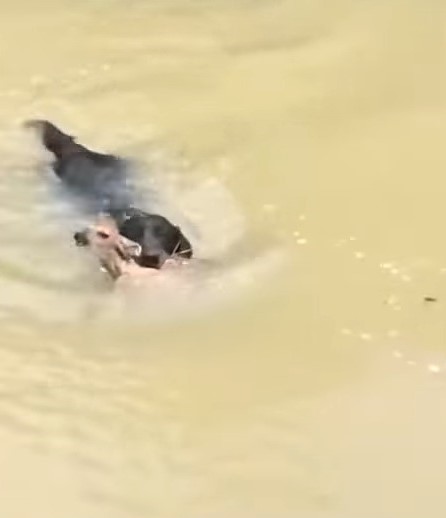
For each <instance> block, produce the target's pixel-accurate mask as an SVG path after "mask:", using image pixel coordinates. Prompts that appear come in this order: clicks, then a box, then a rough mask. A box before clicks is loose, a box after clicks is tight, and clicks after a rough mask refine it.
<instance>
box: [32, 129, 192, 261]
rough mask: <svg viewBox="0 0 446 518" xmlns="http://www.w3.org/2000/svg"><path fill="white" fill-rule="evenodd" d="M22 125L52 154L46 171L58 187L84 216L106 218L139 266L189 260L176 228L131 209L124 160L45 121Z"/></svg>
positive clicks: (132, 194)
mask: <svg viewBox="0 0 446 518" xmlns="http://www.w3.org/2000/svg"><path fill="white" fill-rule="evenodd" d="M25 125H26V127H30V128H34V129H36V130H38V133H39V135H40V137H41V139H42V143H43V145H44V146H45V147H46V149H48V151H50V152H51V153H53V155H54V157H55V161H54V163H53V164H52V168H53V170H54V172H55V174H56V175H57V176H58V177H59V178H60V179H61V180H62V182H63V183H64V184H65V185H67V186H68V187H69V188H70V189H71V190H72V191H73V192H75V193H77V194H79V195H81V197H82V199H83V200H84V201H85V202H86V203H87V204H88V207H89V209H90V210H92V211H93V212H96V213H99V212H106V213H108V214H110V216H112V217H113V219H114V220H115V221H116V223H117V225H118V228H119V232H120V233H121V234H122V235H123V236H124V237H126V238H128V239H131V240H132V241H135V242H136V243H138V244H140V245H141V255H140V256H139V257H138V258H137V261H138V262H139V264H140V265H141V266H146V267H150V268H161V266H162V265H163V263H164V261H165V260H166V259H167V258H168V257H170V256H172V255H174V254H179V255H181V256H182V257H185V258H190V257H192V246H191V244H190V242H189V241H188V240H187V238H186V237H185V236H184V235H183V233H182V232H181V230H180V228H179V227H177V226H174V225H172V223H170V221H169V220H167V219H166V218H164V217H163V216H160V215H158V214H150V213H147V212H144V211H142V210H140V209H136V208H134V206H133V205H134V202H135V198H136V196H135V192H134V188H133V187H132V186H131V184H130V182H129V175H128V164H127V163H126V161H125V160H123V159H122V158H120V157H117V156H114V155H108V154H102V153H97V152H95V151H91V150H90V149H88V148H86V147H85V146H82V145H81V144H78V143H77V142H76V141H75V139H74V138H73V137H72V136H70V135H67V134H65V133H63V132H62V131H61V130H60V129H58V128H57V127H56V126H54V124H52V123H51V122H48V121H46V120H32V121H28V122H27V123H26V124H25ZM79 244H81V243H79Z"/></svg>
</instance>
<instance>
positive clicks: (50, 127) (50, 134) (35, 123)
mask: <svg viewBox="0 0 446 518" xmlns="http://www.w3.org/2000/svg"><path fill="white" fill-rule="evenodd" d="M24 127H25V128H30V129H33V130H35V131H36V132H37V133H38V135H39V136H40V138H41V139H42V143H43V145H44V146H45V147H46V148H47V149H48V151H51V152H52V153H54V154H55V155H56V156H57V157H60V156H61V155H62V153H63V151H64V150H66V149H67V148H69V146H72V145H73V144H75V139H74V137H72V136H71V135H67V134H66V133H64V132H63V131H61V130H60V129H59V128H57V127H56V126H55V125H54V124H52V123H51V122H49V121H47V120H43V119H34V120H29V121H26V122H25V123H24Z"/></svg>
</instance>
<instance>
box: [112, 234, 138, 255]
mask: <svg viewBox="0 0 446 518" xmlns="http://www.w3.org/2000/svg"><path fill="white" fill-rule="evenodd" d="M115 249H116V251H117V252H118V254H119V256H120V257H121V259H124V260H125V261H129V260H130V259H133V258H135V257H139V256H140V255H141V245H140V244H138V243H135V241H132V240H131V239H127V238H126V237H124V236H121V235H120V236H119V238H118V241H117V243H116V245H115Z"/></svg>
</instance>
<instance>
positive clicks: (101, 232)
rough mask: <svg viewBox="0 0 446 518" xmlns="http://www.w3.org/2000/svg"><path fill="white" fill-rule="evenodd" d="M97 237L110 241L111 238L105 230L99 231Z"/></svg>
mask: <svg viewBox="0 0 446 518" xmlns="http://www.w3.org/2000/svg"><path fill="white" fill-rule="evenodd" d="M96 235H97V236H98V237H100V238H101V239H108V238H109V237H110V234H107V232H104V231H103V230H98V231H97V232H96Z"/></svg>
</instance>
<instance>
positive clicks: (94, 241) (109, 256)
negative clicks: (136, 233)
mask: <svg viewBox="0 0 446 518" xmlns="http://www.w3.org/2000/svg"><path fill="white" fill-rule="evenodd" d="M74 240H75V242H76V244H77V245H78V246H85V247H88V248H89V249H90V250H91V251H92V252H93V254H94V255H95V256H96V257H97V258H98V260H99V262H100V263H101V265H102V266H103V267H104V268H105V270H107V272H108V273H109V274H110V275H111V276H112V277H113V278H114V279H117V278H118V277H119V276H120V275H122V273H123V270H124V268H125V265H126V264H128V263H129V262H131V261H133V260H134V259H135V258H137V257H139V256H140V255H141V246H140V245H139V244H138V243H135V242H134V241H131V240H130V239H127V238H126V237H124V236H122V235H121V234H120V233H119V230H118V228H117V226H116V223H115V222H114V221H113V220H112V219H111V218H109V217H102V218H100V219H99V220H98V221H97V222H96V223H94V224H93V225H90V226H89V227H87V228H86V229H84V230H81V231H79V232H75V234H74Z"/></svg>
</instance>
